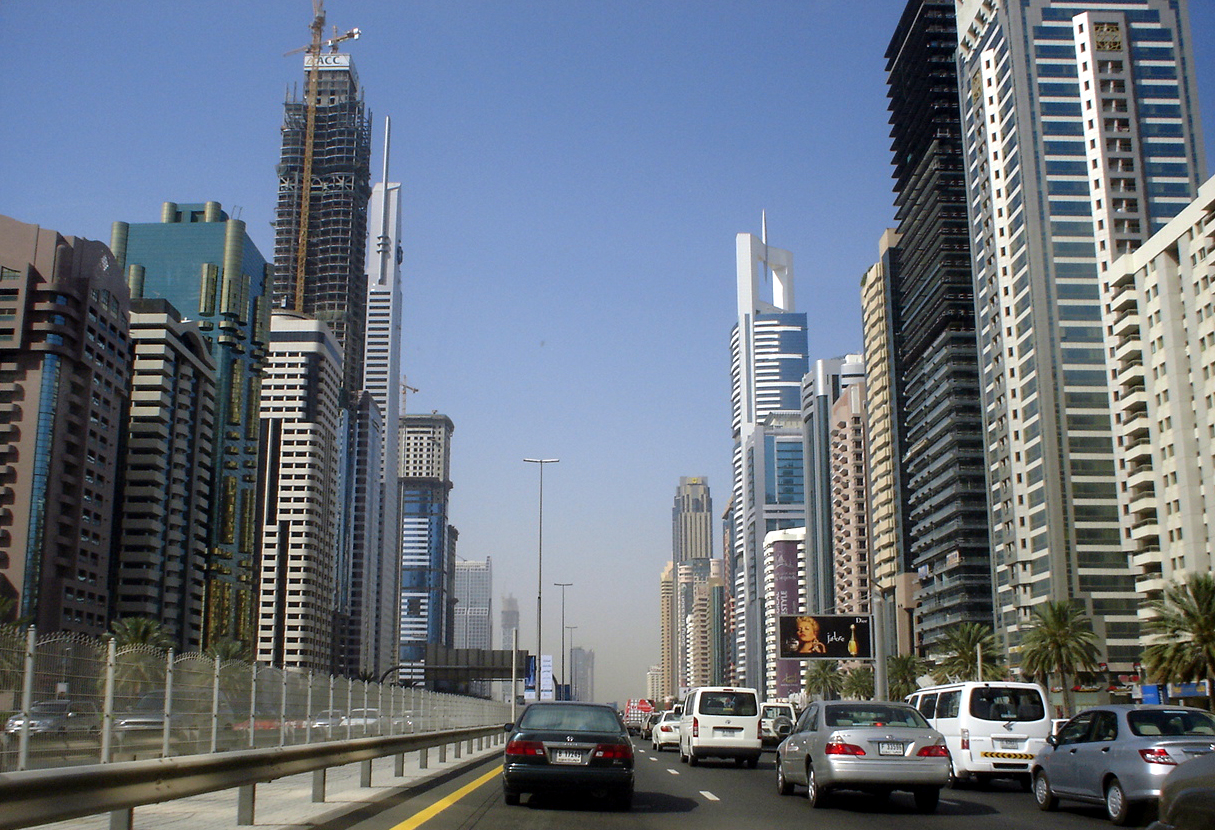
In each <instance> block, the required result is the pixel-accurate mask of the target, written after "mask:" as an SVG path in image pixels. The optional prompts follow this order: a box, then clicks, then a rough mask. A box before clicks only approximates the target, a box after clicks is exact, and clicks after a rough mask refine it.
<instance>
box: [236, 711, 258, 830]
mask: <svg viewBox="0 0 1215 830" xmlns="http://www.w3.org/2000/svg"><path fill="white" fill-rule="evenodd" d="M250 720H252V712H250ZM249 734H253V730H252V729H250V730H249ZM256 808H257V785H256V784H244V785H242V786H240V787H237V796H236V823H237V824H239V825H241V826H246V825H250V824H252V823H253V814H254V812H255V810H256Z"/></svg>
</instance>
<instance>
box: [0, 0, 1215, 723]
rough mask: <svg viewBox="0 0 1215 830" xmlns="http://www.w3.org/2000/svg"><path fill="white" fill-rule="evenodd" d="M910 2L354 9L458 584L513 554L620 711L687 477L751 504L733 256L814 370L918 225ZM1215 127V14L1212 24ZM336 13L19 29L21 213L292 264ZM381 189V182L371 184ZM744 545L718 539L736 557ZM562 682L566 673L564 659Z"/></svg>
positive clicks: (65, 19) (524, 604)
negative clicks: (906, 228) (888, 69)
mask: <svg viewBox="0 0 1215 830" xmlns="http://www.w3.org/2000/svg"><path fill="white" fill-rule="evenodd" d="M903 7H904V2H903V0H854V2H848V3H844V2H832V1H831V0H748V2H738V0H731V1H722V2H719V1H718V0H611V2H607V1H606V0H600V2H592V0H544V1H543V2H541V0H478V1H476V2H473V1H472V0H409V1H408V2H396V0H391V2H390V0H379V1H377V2H372V0H364V2H354V0H330V2H328V3H327V4H326V8H327V11H328V14H329V23H330V24H331V25H336V26H338V27H339V29H340V30H341V31H346V30H347V29H349V28H351V27H356V26H357V27H359V28H360V29H361V30H362V31H363V37H362V39H361V40H359V41H357V42H355V43H352V44H345V46H346V47H347V48H346V49H345V51H348V52H349V53H350V54H351V55H353V56H354V60H355V64H356V67H357V69H358V72H359V75H360V78H361V80H362V82H363V85H364V87H365V88H366V98H367V102H368V105H369V107H370V109H371V111H372V113H373V116H374V118H375V121H376V128H375V138H374V152H375V156H376V159H377V161H375V162H374V163H373V171H378V170H379V161H378V159H379V157H380V153H381V151H382V121H383V117H384V116H391V117H392V120H393V140H392V178H393V179H394V180H397V181H401V182H403V183H404V193H405V209H404V248H405V264H404V274H405V296H406V302H407V305H408V312H407V320H406V328H405V364H406V371H407V373H408V382H409V383H410V385H412V386H415V387H417V388H418V390H419V391H418V392H417V393H416V394H413V395H411V396H410V398H409V409H410V410H411V411H414V412H419V411H422V412H429V411H430V410H432V409H434V410H438V411H440V412H443V413H446V414H447V415H449V416H450V417H451V418H452V420H453V421H454V423H455V426H456V431H455V436H454V442H455V450H454V464H453V479H454V481H455V488H454V490H453V491H452V520H453V523H454V524H455V525H456V526H457V528H458V529H459V531H460V542H459V554H460V555H461V556H462V557H464V558H466V559H483V558H485V557H486V556H492V557H493V561H494V571H495V573H494V578H495V583H496V593H497V594H498V595H499V596H501V595H504V594H508V593H510V594H514V595H515V597H516V598H517V599H518V600H519V604H520V607H521V610H522V612H523V623H522V633H521V637H522V642H521V645H522V646H523V647H525V648H532V647H534V640H535V613H534V611H535V602H536V587H537V586H536V550H537V539H536V536H537V527H536V525H537V502H538V498H537V466H536V465H532V464H525V463H524V462H523V461H522V459H523V458H524V457H544V458H560V459H561V461H560V463H558V464H555V465H548V466H547V467H546V470H545V499H544V516H545V533H544V552H545V556H544V560H545V561H544V582H545V585H544V607H545V615H544V616H545V635H544V639H545V651H552V652H556V651H558V650H559V637H560V590H559V589H557V588H553V587H552V586H551V583H553V582H573V583H574V586H573V587H571V588H569V589H567V592H566V600H567V601H566V624H567V625H576V626H578V629H577V631H576V632H575V633H574V638H575V643H576V644H577V645H581V646H585V647H588V648H592V649H594V650H595V652H596V655H597V660H598V664H597V675H598V686H597V688H598V692H599V697H600V699H603V700H622V699H624V698H626V697H632V696H637V695H639V694H641V693H642V692H643V691H644V681H645V670H646V668H647V667H649V666H650V665H653V664H655V663H656V662H657V660H658V632H657V628H658V610H657V609H658V577H659V573H660V571H661V569H662V566H663V564H664V562H665V561H666V560H667V559H668V558H669V556H670V550H671V525H670V510H671V504H672V499H673V496H674V491H675V487H676V485H677V483H678V480H679V477H680V476H681V475H707V476H708V477H709V483H710V486H711V488H712V492H713V496H714V506H715V509H717V510H718V511H719V512H720V510H721V509H722V508H724V507H725V504H726V500H727V497H728V494H729V474H730V473H729V470H730V451H731V439H730V408H729V352H728V344H729V334H730V327H731V325H732V324H733V319H734V303H735V300H734V237H735V234H737V233H739V232H752V233H757V234H758V233H759V231H760V212H761V210H767V212H768V227H769V240H770V241H771V243H772V244H774V245H776V246H779V247H782V248H787V249H789V250H791V251H792V252H793V256H794V266H795V271H796V280H797V294H796V297H797V306H798V309H799V310H801V311H805V312H807V314H808V315H809V323H810V350H811V355H812V356H813V357H831V356H835V355H838V354H842V353H845V352H848V351H854V350H858V349H859V348H860V311H859V306H860V304H859V298H858V288H857V285H858V280H859V278H860V276H861V274H862V273H863V272H864V270H865V269H866V268H867V267H868V266H869V265H870V264H871V263H872V262H873V260H874V259H875V258H876V256H877V242H878V237H879V236H880V234H881V232H882V230H883V228H885V227H887V226H888V224H890V223H891V222H892V216H893V210H892V207H891V192H890V186H891V179H890V169H891V168H890V153H889V138H888V132H889V128H888V125H887V112H886V98H885V85H884V84H885V74H884V66H885V61H884V58H883V55H884V53H885V49H886V46H887V44H888V42H889V39H890V36H891V34H892V32H893V29H894V25H895V23H896V22H897V20H898V18H899V15H900V13H901V12H902V9H903ZM1190 13H1191V26H1192V31H1193V33H1194V38H1195V40H1194V50H1195V52H1196V58H1197V65H1198V71H1199V90H1200V92H1201V99H1202V100H1201V103H1202V108H1203V112H1204V113H1206V114H1207V117H1206V118H1205V119H1204V120H1206V122H1207V124H1208V129H1207V130H1206V135H1207V137H1208V142H1207V143H1208V156H1209V157H1210V156H1211V149H1210V146H1211V141H1210V138H1211V135H1212V132H1215V129H1213V128H1211V127H1210V126H1209V124H1210V113H1211V112H1212V110H1213V109H1215V102H1213V100H1212V90H1213V89H1215V39H1213V38H1212V35H1211V33H1212V32H1213V31H1215V3H1212V2H1210V0H1196V2H1193V3H1192V4H1191V11H1190ZM310 20H311V7H310V4H309V2H308V0H290V2H288V1H287V0H273V1H272V2H255V3H250V2H235V1H233V2H216V0H194V2H189V3H166V2H163V0H158V2H149V1H148V0H127V2H123V3H97V2H85V0H79V2H70V1H69V0H38V2H33V0H7V2H4V3H3V5H0V37H2V38H3V42H4V44H5V70H4V72H3V73H2V74H0V103H2V106H3V109H4V112H5V117H4V118H3V119H0V213H4V214H7V215H11V216H13V217H15V218H17V219H20V220H22V221H25V222H33V223H37V224H41V225H44V226H46V227H50V228H54V229H56V230H59V231H61V232H63V233H65V234H70V235H77V236H84V237H88V238H93V239H101V240H103V241H107V242H108V241H109V228H110V223H111V222H113V221H115V220H123V221H128V222H155V221H158V220H159V216H160V204H161V202H163V201H166V200H169V201H177V202H199V201H206V200H216V201H219V202H221V203H223V205H224V208H225V209H226V210H228V211H229V212H231V213H234V214H235V213H239V215H240V218H243V219H244V220H245V221H246V222H247V223H248V225H249V232H250V234H251V235H252V236H253V238H254V240H255V241H256V242H257V243H258V245H259V247H260V248H261V250H262V253H263V254H265V255H266V256H267V257H271V256H272V255H273V246H272V241H273V234H272V231H271V227H270V222H271V219H272V218H273V210H274V204H275V196H276V178H275V172H274V166H275V164H276V163H277V160H278V149H279V126H280V124H281V118H282V102H283V98H284V93H285V91H286V89H287V88H288V87H291V86H293V85H298V84H300V83H301V82H302V80H303V69H302V57H301V56H299V55H294V56H292V57H284V56H283V53H284V52H287V51H289V50H291V49H294V48H296V47H300V46H304V45H305V44H306V43H307V42H308V40H309V32H308V24H309V22H310ZM373 175H378V172H375V173H373ZM718 537H719V538H720V533H718ZM556 663H557V666H558V670H560V668H559V667H560V658H559V657H558V658H557V659H556Z"/></svg>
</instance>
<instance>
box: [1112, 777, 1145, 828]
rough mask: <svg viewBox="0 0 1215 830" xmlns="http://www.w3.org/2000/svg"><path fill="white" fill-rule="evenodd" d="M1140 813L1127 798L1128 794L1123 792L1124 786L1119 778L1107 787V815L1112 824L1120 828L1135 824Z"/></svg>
mask: <svg viewBox="0 0 1215 830" xmlns="http://www.w3.org/2000/svg"><path fill="white" fill-rule="evenodd" d="M1138 812H1139V811H1138V810H1136V809H1135V805H1134V804H1132V803H1131V802H1130V800H1129V799H1128V798H1127V797H1126V793H1125V792H1123V790H1122V784H1121V783H1119V781H1118V779H1117V778H1115V779H1113V780H1112V781H1110V783H1109V784H1107V785H1106V787H1105V814H1106V815H1107V816H1109V820H1110V822H1111V823H1113V824H1116V825H1118V826H1119V827H1123V826H1125V825H1127V824H1134V823H1135V819H1136V818H1137V814H1138Z"/></svg>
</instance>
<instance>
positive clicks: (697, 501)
mask: <svg viewBox="0 0 1215 830" xmlns="http://www.w3.org/2000/svg"><path fill="white" fill-rule="evenodd" d="M671 525H672V537H673V543H672V547H673V551H672V558H673V559H674V561H676V562H686V561H688V560H689V559H708V558H709V557H711V556H712V555H713V497H712V496H711V495H710V494H709V480H708V479H707V478H704V477H688V476H681V477H680V479H679V487H678V488H676V490H675V506H674V507H672V508H671Z"/></svg>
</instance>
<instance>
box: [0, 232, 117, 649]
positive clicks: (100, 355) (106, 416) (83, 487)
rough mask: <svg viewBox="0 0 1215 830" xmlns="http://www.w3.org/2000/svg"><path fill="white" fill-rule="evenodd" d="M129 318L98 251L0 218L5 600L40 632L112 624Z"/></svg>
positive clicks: (0, 547)
mask: <svg viewBox="0 0 1215 830" xmlns="http://www.w3.org/2000/svg"><path fill="white" fill-rule="evenodd" d="M129 315H130V292H129V291H128V289H127V285H126V282H125V281H124V280H123V277H122V266H121V263H120V262H119V261H118V259H117V258H116V257H115V256H114V255H113V254H112V253H111V252H110V249H109V248H107V247H106V246H105V244H104V243H101V242H94V241H92V240H88V239H80V238H77V237H72V236H63V235H61V234H59V233H57V232H55V231H53V230H50V229H49V228H41V227H38V226H37V225H29V224H26V223H24V222H18V221H17V220H15V219H10V218H9V217H7V216H0V505H2V507H0V596H4V597H7V598H11V599H12V600H13V601H14V605H15V606H16V613H15V614H14V616H20V617H26V618H28V619H29V620H30V621H31V623H32V624H33V625H35V626H37V627H38V629H39V630H40V631H70V632H79V633H81V634H90V635H94V636H96V635H99V634H101V633H103V632H104V631H105V630H106V629H107V627H108V625H109V616H108V615H109V605H110V582H109V579H110V572H111V565H112V561H111V557H112V556H113V552H114V544H113V543H114V539H113V538H112V534H113V533H114V530H115V529H114V524H113V523H114V517H115V514H116V513H117V510H116V507H117V505H116V498H117V493H118V484H119V482H118V481H117V475H118V471H119V469H120V465H119V461H120V459H121V447H122V441H123V433H124V431H125V430H126V427H127V422H126V399H127V385H128V383H129V375H128V373H129V371H130V361H131V356H130V349H131V344H130V338H129V334H128V327H129Z"/></svg>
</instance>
